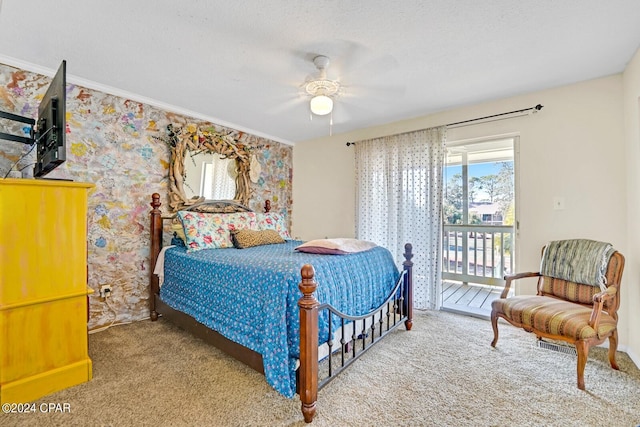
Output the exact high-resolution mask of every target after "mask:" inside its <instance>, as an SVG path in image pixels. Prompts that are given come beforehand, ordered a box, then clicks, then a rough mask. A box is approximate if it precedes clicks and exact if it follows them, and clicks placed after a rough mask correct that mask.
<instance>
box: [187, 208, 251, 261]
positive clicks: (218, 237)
mask: <svg viewBox="0 0 640 427" xmlns="http://www.w3.org/2000/svg"><path fill="white" fill-rule="evenodd" d="M178 218H180V221H181V222H182V227H183V228H184V234H185V238H186V242H185V243H186V246H187V252H194V251H199V250H202V249H222V248H232V247H233V242H232V241H231V231H234V230H242V229H255V228H256V221H255V213H253V212H240V213H232V214H219V213H206V212H190V211H180V212H178Z"/></svg>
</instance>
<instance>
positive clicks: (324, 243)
mask: <svg viewBox="0 0 640 427" xmlns="http://www.w3.org/2000/svg"><path fill="white" fill-rule="evenodd" d="M376 246H378V245H376V244H375V243H373V242H369V241H367V240H358V239H348V238H338V239H316V240H310V241H308V242H305V243H303V244H301V245H300V246H297V247H296V248H295V249H296V250H297V251H300V252H306V253H310V254H326V255H345V254H351V253H355V252H362V251H366V250H369V249H371V248H374V247H376Z"/></svg>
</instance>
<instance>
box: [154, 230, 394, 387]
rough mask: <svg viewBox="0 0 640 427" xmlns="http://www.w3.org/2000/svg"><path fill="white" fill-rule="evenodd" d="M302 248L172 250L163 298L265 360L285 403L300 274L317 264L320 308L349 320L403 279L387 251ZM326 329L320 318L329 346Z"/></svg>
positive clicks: (291, 379) (291, 378)
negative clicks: (330, 252)
mask: <svg viewBox="0 0 640 427" xmlns="http://www.w3.org/2000/svg"><path fill="white" fill-rule="evenodd" d="M301 243H302V242H300V241H295V240H291V241H287V242H286V243H284V244H276V245H265V246H256V247H252V248H247V249H235V248H228V249H211V250H201V251H197V252H193V253H190V254H187V253H186V248H184V247H175V248H170V249H169V250H167V252H166V254H165V263H164V268H165V276H164V283H163V285H162V288H161V290H160V297H161V299H162V300H163V301H164V302H165V303H167V304H168V305H169V306H171V307H172V308H174V309H176V310H179V311H182V312H184V313H187V314H189V315H190V316H192V317H193V318H195V319H196V320H197V321H198V322H200V323H202V324H204V325H206V326H208V327H209V328H211V329H214V330H216V331H218V332H219V333H221V334H222V335H224V336H225V337H227V338H229V339H230V340H232V341H235V342H237V343H239V344H242V345H244V346H245V347H248V348H250V349H252V350H254V351H256V352H258V353H260V354H262V358H263V360H264V371H265V376H266V379H267V382H268V383H269V384H270V385H271V386H272V387H273V388H274V389H276V390H277V391H278V392H280V393H282V394H283V395H284V396H286V397H293V396H294V395H295V392H296V378H295V368H296V362H297V360H298V358H299V355H300V354H299V353H300V344H299V343H300V316H299V311H298V300H299V299H300V297H301V296H302V293H301V292H300V290H299V289H298V284H299V283H300V280H301V276H300V268H301V267H302V266H303V265H304V264H311V265H313V267H314V269H315V272H316V274H315V280H316V283H318V289H317V291H316V294H315V295H316V298H317V299H318V301H320V302H328V303H330V304H332V305H333V306H335V307H336V308H338V309H339V310H341V311H343V312H345V313H348V314H351V315H360V314H365V313H367V312H369V311H370V310H372V309H374V308H376V307H377V306H379V305H380V304H381V303H382V302H383V301H384V299H385V297H386V296H387V295H388V294H389V292H390V291H391V289H392V288H393V286H394V285H395V282H396V281H397V279H398V277H399V271H398V269H397V267H396V265H395V262H394V260H393V257H392V255H391V253H390V252H389V251H388V250H387V249H384V248H382V247H375V248H373V249H370V250H367V251H364V252H359V253H353V254H349V255H315V254H306V253H300V252H297V251H295V250H294V248H295V247H296V246H298V245H299V244H301ZM327 323H328V322H327V316H326V313H321V314H320V320H319V329H320V338H319V341H321V342H324V341H326V339H327V335H328V325H327Z"/></svg>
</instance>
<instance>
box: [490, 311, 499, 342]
mask: <svg viewBox="0 0 640 427" xmlns="http://www.w3.org/2000/svg"><path fill="white" fill-rule="evenodd" d="M491 327H492V328H493V341H491V347H495V346H496V344H497V343H498V315H497V314H496V313H495V312H494V311H492V312H491Z"/></svg>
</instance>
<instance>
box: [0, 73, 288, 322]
mask: <svg viewBox="0 0 640 427" xmlns="http://www.w3.org/2000/svg"><path fill="white" fill-rule="evenodd" d="M72 67H73V65H72V64H68V69H69V68H72ZM49 81H50V78H48V77H46V76H42V75H39V74H36V73H31V72H28V71H24V70H20V69H16V68H13V67H10V66H7V65H3V64H0V110H2V111H6V112H10V113H13V114H18V115H21V116H26V117H34V116H35V115H36V114H37V107H38V104H39V100H40V99H41V98H42V96H43V94H44V92H45V91H46V89H47V87H48V84H49ZM187 123H194V124H196V125H202V124H207V125H214V126H216V127H217V128H218V129H219V130H221V131H223V132H225V133H227V132H233V133H234V134H235V135H236V139H237V140H239V141H242V142H243V143H244V144H246V145H247V146H248V147H249V148H250V149H251V151H252V154H254V155H255V159H256V160H257V162H258V164H256V168H255V171H257V170H260V173H259V175H258V174H255V173H254V178H255V179H254V181H255V182H252V187H251V190H252V197H251V202H250V207H251V208H252V209H253V210H255V211H262V209H263V206H264V202H265V200H267V199H269V200H271V206H272V211H273V212H279V213H282V214H284V215H286V217H287V218H291V201H292V200H291V194H292V193H291V183H292V151H293V147H291V146H288V145H285V144H281V143H278V142H276V141H272V140H268V139H265V138H261V137H257V136H254V135H250V134H246V133H242V132H238V131H236V130H234V129H229V128H224V127H221V126H217V125H216V124H215V123H205V122H203V121H201V120H196V119H192V118H189V117H185V116H182V115H179V114H175V113H172V112H168V111H163V110H161V109H158V108H156V107H154V106H150V105H145V104H141V103H139V102H135V101H132V100H129V99H124V98H120V97H117V96H113V95H110V94H107V93H103V92H99V91H95V90H91V89H87V88H83V87H80V86H74V85H72V84H67V161H66V162H65V163H63V164H62V165H60V166H59V167H58V168H56V169H55V170H53V171H52V172H50V174H49V175H48V177H51V178H67V179H73V180H74V181H82V182H90V183H93V184H95V188H94V189H92V190H91V191H90V193H89V202H88V215H87V223H88V235H87V240H88V266H89V286H90V287H91V288H93V289H94V290H95V291H96V292H95V293H94V294H93V295H92V296H91V299H90V311H91V317H90V320H89V328H90V329H94V328H97V327H101V326H106V325H109V324H111V323H122V322H129V321H133V320H139V319H143V318H146V317H148V316H149V309H148V295H149V291H148V282H149V271H150V269H152V266H150V265H149V217H148V213H149V211H150V209H151V208H150V206H149V203H150V202H151V194H152V193H154V192H158V193H160V194H161V195H162V197H163V199H162V200H163V205H165V206H166V200H167V198H166V194H167V182H168V171H169V161H170V159H169V148H168V146H167V144H166V137H167V132H166V128H167V125H169V124H187ZM0 132H5V133H11V134H15V135H27V132H28V127H25V126H23V125H21V124H16V123H15V122H10V121H7V120H3V119H0ZM30 148H31V147H30V146H29V145H27V144H22V143H17V142H12V141H6V140H0V174H1V175H0V176H1V177H4V176H5V175H6V174H7V172H8V171H9V170H10V168H11V167H12V165H14V164H16V166H15V167H14V168H13V170H20V169H22V172H23V177H25V178H29V177H31V176H32V173H33V162H34V161H35V155H34V153H32V152H29V150H30ZM27 153H28V154H27ZM21 157H23V158H21ZM255 171H254V172H255ZM103 284H110V285H112V288H113V291H112V296H111V297H110V298H109V304H106V303H105V301H104V300H103V299H101V298H100V297H99V296H98V292H97V291H98V290H99V288H100V286H101V285H103Z"/></svg>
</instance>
